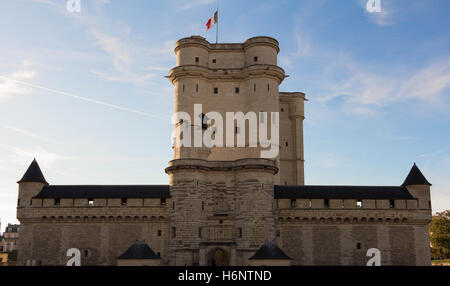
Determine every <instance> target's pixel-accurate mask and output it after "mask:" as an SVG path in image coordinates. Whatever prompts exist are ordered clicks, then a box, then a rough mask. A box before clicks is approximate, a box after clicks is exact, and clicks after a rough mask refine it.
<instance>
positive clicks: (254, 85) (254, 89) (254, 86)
mask: <svg viewBox="0 0 450 286" xmlns="http://www.w3.org/2000/svg"><path fill="white" fill-rule="evenodd" d="M253 91H254V92H256V83H255V84H253Z"/></svg>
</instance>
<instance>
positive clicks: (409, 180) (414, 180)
mask: <svg viewBox="0 0 450 286" xmlns="http://www.w3.org/2000/svg"><path fill="white" fill-rule="evenodd" d="M408 185H429V186H431V184H430V183H429V182H428V181H427V179H425V176H424V175H423V174H422V172H421V171H420V170H419V168H418V167H417V166H416V163H414V166H413V167H412V168H411V171H409V174H408V176H407V177H406V179H405V181H404V182H403V184H402V186H408Z"/></svg>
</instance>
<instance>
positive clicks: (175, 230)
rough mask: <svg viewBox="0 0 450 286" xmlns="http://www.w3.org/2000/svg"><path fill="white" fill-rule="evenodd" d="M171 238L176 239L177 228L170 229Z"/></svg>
mask: <svg viewBox="0 0 450 286" xmlns="http://www.w3.org/2000/svg"><path fill="white" fill-rule="evenodd" d="M173 237H177V228H176V227H174V226H173V227H172V238H173Z"/></svg>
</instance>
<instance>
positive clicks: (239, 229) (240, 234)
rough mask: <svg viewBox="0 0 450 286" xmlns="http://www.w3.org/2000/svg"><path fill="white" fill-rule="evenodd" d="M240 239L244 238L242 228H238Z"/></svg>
mask: <svg viewBox="0 0 450 286" xmlns="http://www.w3.org/2000/svg"><path fill="white" fill-rule="evenodd" d="M238 237H239V238H242V227H240V228H238Z"/></svg>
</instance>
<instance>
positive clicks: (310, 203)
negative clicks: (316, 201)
mask: <svg viewBox="0 0 450 286" xmlns="http://www.w3.org/2000/svg"><path fill="white" fill-rule="evenodd" d="M311 207H312V202H311V200H309V208H311Z"/></svg>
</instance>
